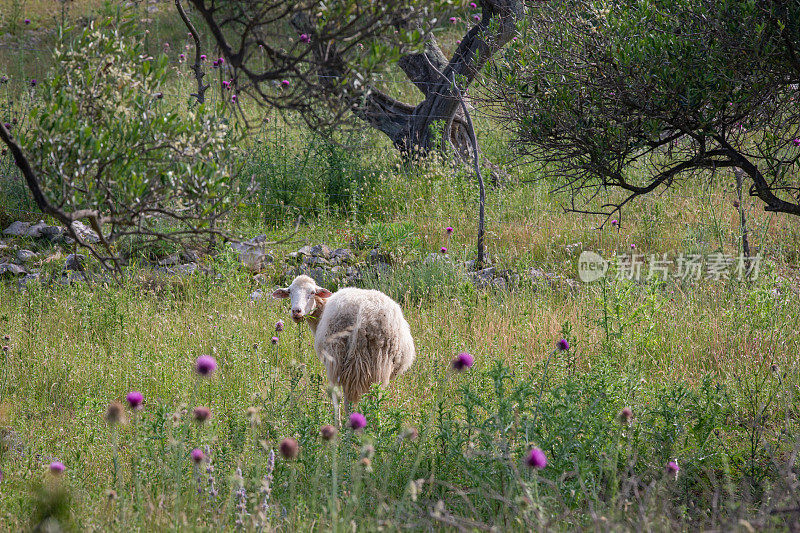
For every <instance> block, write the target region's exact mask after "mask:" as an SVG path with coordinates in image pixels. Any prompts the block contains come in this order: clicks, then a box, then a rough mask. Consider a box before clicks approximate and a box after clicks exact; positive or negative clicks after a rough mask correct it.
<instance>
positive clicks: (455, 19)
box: [450, 17, 458, 24]
mask: <svg viewBox="0 0 800 533" xmlns="http://www.w3.org/2000/svg"><path fill="white" fill-rule="evenodd" d="M457 20H458V19H457V18H455V17H450V22H451V23H453V24H455V23H456V21H457Z"/></svg>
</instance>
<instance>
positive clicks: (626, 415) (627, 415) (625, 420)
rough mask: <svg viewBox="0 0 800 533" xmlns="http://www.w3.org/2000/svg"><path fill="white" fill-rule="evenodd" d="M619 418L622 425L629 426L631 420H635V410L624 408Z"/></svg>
mask: <svg viewBox="0 0 800 533" xmlns="http://www.w3.org/2000/svg"><path fill="white" fill-rule="evenodd" d="M618 418H619V423H620V424H622V425H624V426H627V425H628V424H630V423H631V418H633V410H632V409H631V408H630V407H623V409H622V411H620V412H619V415H618Z"/></svg>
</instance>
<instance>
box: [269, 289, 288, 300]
mask: <svg viewBox="0 0 800 533" xmlns="http://www.w3.org/2000/svg"><path fill="white" fill-rule="evenodd" d="M272 297H273V298H288V297H289V289H275V292H273V293H272Z"/></svg>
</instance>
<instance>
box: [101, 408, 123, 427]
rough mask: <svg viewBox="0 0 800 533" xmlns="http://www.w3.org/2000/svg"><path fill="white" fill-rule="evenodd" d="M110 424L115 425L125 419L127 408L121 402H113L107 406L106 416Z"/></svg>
mask: <svg viewBox="0 0 800 533" xmlns="http://www.w3.org/2000/svg"><path fill="white" fill-rule="evenodd" d="M104 418H105V419H106V422H108V423H109V425H112V426H113V425H115V424H118V423H120V422H124V421H125V408H124V407H122V404H121V403H119V402H111V403H110V404H108V407H106V414H105V416H104Z"/></svg>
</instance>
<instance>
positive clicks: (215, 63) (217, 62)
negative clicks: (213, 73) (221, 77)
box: [211, 59, 219, 68]
mask: <svg viewBox="0 0 800 533" xmlns="http://www.w3.org/2000/svg"><path fill="white" fill-rule="evenodd" d="M211 66H212V67H214V68H217V67H218V66H219V61H218V60H217V59H215V60H214V62H213V63H211Z"/></svg>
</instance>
